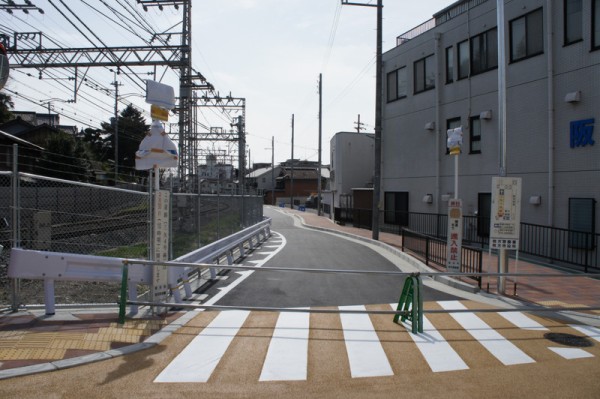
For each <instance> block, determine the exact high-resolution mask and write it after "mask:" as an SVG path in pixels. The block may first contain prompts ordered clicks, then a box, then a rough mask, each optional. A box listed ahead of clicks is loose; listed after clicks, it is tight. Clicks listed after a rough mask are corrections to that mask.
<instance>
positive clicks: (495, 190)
mask: <svg viewBox="0 0 600 399" xmlns="http://www.w3.org/2000/svg"><path fill="white" fill-rule="evenodd" d="M520 227H521V178H520V177H493V178H492V214H491V215H490V248H492V249H512V250H517V249H519V233H520V231H519V229H520Z"/></svg>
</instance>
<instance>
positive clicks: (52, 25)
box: [0, 0, 454, 164]
mask: <svg viewBox="0 0 600 399" xmlns="http://www.w3.org/2000/svg"><path fill="white" fill-rule="evenodd" d="M33 2H34V3H37V4H36V5H38V6H40V7H42V8H44V11H45V14H44V15H43V16H42V15H36V14H35V13H30V14H29V15H28V16H25V15H23V14H22V13H19V14H15V15H14V16H8V15H6V14H4V15H3V22H2V23H0V31H4V32H6V30H7V29H12V30H18V31H22V32H24V31H31V30H32V28H33V27H35V28H36V29H39V30H40V31H43V32H44V33H45V34H47V35H50V36H52V37H54V38H55V39H57V40H60V42H61V43H62V45H63V46H71V47H77V46H82V47H89V46H90V43H89V41H86V40H84V39H83V38H82V36H81V34H80V33H79V32H77V30H76V29H75V28H74V27H72V26H69V24H67V23H65V22H64V20H63V19H62V17H61V16H60V15H58V13H57V12H56V10H53V9H52V8H51V7H50V5H49V4H48V3H47V2H43V1H40V0H34V1H33ZM111 2H113V1H112V0H111V1H107V3H111ZM128 2H129V3H135V2H134V1H133V0H128ZM366 2H368V0H366ZM79 3H80V2H79V1H73V2H71V1H69V2H68V5H69V7H72V8H73V10H74V11H75V12H77V13H78V14H79V15H80V17H81V19H82V20H83V21H84V22H85V23H86V24H87V25H88V26H89V27H90V28H91V29H92V30H93V31H94V32H95V33H96V34H97V36H98V40H102V41H104V42H106V43H110V44H109V45H125V46H127V45H139V44H140V41H139V39H138V38H136V37H135V36H134V35H131V34H130V33H128V32H123V31H122V30H120V29H118V28H116V27H113V26H111V24H110V23H107V22H104V23H103V22H102V21H101V19H102V18H101V17H100V16H99V14H96V15H94V14H95V13H93V12H91V11H90V10H89V8H88V7H87V6H85V5H83V4H79ZM81 3H83V1H81ZM88 3H89V1H88ZM98 3H100V2H98ZM371 3H375V0H372V1H371ZM452 3H454V1H452V0H427V1H422V2H414V1H410V0H384V11H383V15H384V24H383V40H384V43H383V49H384V51H387V50H389V49H391V48H393V47H394V46H395V42H396V37H397V36H398V35H400V34H401V33H404V32H406V31H408V30H410V29H412V28H414V27H416V26H417V25H419V24H421V23H422V22H425V21H426V20H428V19H430V18H431V16H432V15H433V13H435V12H437V11H439V10H441V9H443V8H445V7H447V6H448V5H450V4H452ZM77 7H81V10H80V11H77ZM98 7H100V6H99V5H98ZM138 7H139V6H138ZM192 12H193V17H192V38H193V39H192V43H193V55H192V62H193V65H194V68H195V69H196V70H197V71H200V72H201V73H202V74H203V75H204V76H205V77H206V78H207V79H208V81H210V82H211V83H212V84H213V85H214V86H215V89H216V90H217V91H219V92H220V94H221V95H227V94H229V93H231V94H232V95H233V96H234V97H244V98H246V106H247V109H246V130H247V144H248V148H249V152H250V161H251V162H252V163H254V162H270V161H271V137H274V138H275V161H276V162H281V161H284V160H286V159H288V158H290V157H291V116H292V114H295V140H294V141H295V148H294V157H295V158H300V159H308V160H314V161H316V160H317V159H318V93H317V83H318V77H319V73H322V74H323V139H322V140H323V141H322V148H323V152H322V161H323V163H324V164H327V163H329V140H330V139H331V137H332V136H333V135H334V134H335V133H336V132H338V131H349V130H354V122H355V121H356V120H357V115H358V114H360V115H361V122H364V123H365V126H366V128H367V132H372V131H373V128H374V127H373V126H374V124H375V122H374V119H375V118H374V111H375V68H374V65H375V33H376V32H375V29H376V9H375V8H370V7H355V6H341V5H340V0H196V1H193V3H192ZM143 15H144V16H145V17H147V19H148V21H149V22H151V23H152V25H153V26H156V28H157V30H160V29H166V28H167V27H169V26H172V25H173V24H175V23H177V21H179V20H180V19H181V13H180V12H177V11H176V10H174V9H172V8H169V9H167V8H166V7H165V9H164V10H163V11H159V10H158V9H156V8H151V9H149V10H148V12H146V13H143ZM90 36H91V35H90V34H88V37H90ZM91 40H93V41H96V39H94V38H92V39H91ZM45 44H46V45H47V46H48V47H51V46H50V43H49V42H47V41H45ZM21 71H23V70H21ZM21 71H19V72H11V80H10V81H9V84H8V85H7V88H8V89H10V90H12V91H13V92H18V93H21V94H26V96H27V98H28V100H25V99H24V98H20V96H16V97H15V96H13V97H14V99H15V100H16V101H15V102H16V104H17V107H16V108H17V109H19V110H22V109H26V110H32V111H37V112H44V110H45V109H46V107H47V101H46V102H44V100H47V99H48V98H59V99H63V100H66V99H69V98H71V97H72V93H69V91H68V90H67V89H65V87H59V86H56V83H57V81H56V80H55V81H54V82H50V81H49V79H48V80H46V79H43V80H39V79H37V76H32V77H27V76H26V75H25V74H23V73H22V72H21ZM29 72H32V71H29ZM146 72H148V68H146V69H145V70H144V69H143V68H139V69H136V70H135V73H138V74H143V73H146ZM80 73H81V72H80ZM89 73H90V75H91V76H93V77H94V79H95V81H97V82H100V83H102V84H104V85H105V86H106V87H108V88H110V87H111V86H110V83H111V82H112V81H113V80H114V74H113V73H111V72H110V71H106V70H104V71H99V70H98V69H93V70H90V72H89ZM161 76H162V75H161ZM117 79H118V80H119V81H120V82H122V83H123V86H121V87H120V89H119V90H120V92H121V93H138V94H139V93H143V91H142V90H140V88H139V87H137V86H136V85H135V84H133V82H130V81H129V79H128V76H126V75H125V74H123V75H120V76H119V77H118V78H117ZM162 80H163V82H164V83H167V84H173V85H174V86H177V78H176V77H175V76H174V75H173V74H169V73H165V75H164V77H163V78H162ZM43 84H49V85H50V86H49V87H48V88H44V89H42V88H41V87H42V85H43ZM177 91H178V90H177V89H176V93H177ZM109 94H110V93H108V94H107V95H103V94H99V93H97V92H95V93H94V94H92V96H94V97H95V98H96V99H95V100H94V101H85V96H84V95H82V96H81V99H80V100H78V102H77V103H76V104H68V103H64V102H62V101H59V100H51V101H52V104H51V105H52V107H53V108H54V109H55V110H56V111H58V112H61V110H62V114H63V115H62V116H61V122H62V123H64V124H67V123H73V124H75V125H78V126H81V121H82V120H83V121H86V122H87V123H88V124H90V125H98V124H99V123H98V122H99V121H100V120H103V121H107V120H108V119H109V118H110V117H111V116H112V107H113V106H114V100H111V97H110V95H109ZM88 97H89V96H88ZM31 99H34V100H35V101H37V103H39V104H36V103H34V102H32V101H31ZM128 100H130V101H132V102H134V103H135V104H137V105H138V106H139V107H141V108H149V107H148V106H147V105H146V104H144V102H143V100H142V99H141V98H138V97H137V96H135V95H132V96H129V98H128ZM120 106H121V107H122V106H123V105H120ZM75 115H76V116H75ZM69 116H73V118H74V119H76V121H70V120H69ZM198 119H199V121H200V122H201V123H202V124H203V125H205V126H214V127H224V128H229V126H228V125H229V122H228V121H227V120H226V118H223V117H222V116H219V115H217V114H216V113H215V112H213V111H211V110H207V109H204V110H201V111H200V112H199V114H198ZM173 121H174V122H175V120H173ZM201 147H202V149H204V150H205V151H212V150H215V149H217V148H222V147H223V145H222V144H218V145H214V144H212V143H203V144H202V146H201ZM223 151H224V152H229V151H230V149H229V148H224V150H223V149H222V151H221V152H223Z"/></svg>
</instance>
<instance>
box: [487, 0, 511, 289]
mask: <svg viewBox="0 0 600 399" xmlns="http://www.w3.org/2000/svg"><path fill="white" fill-rule="evenodd" d="M496 3H497V4H496V12H497V19H498V22H497V25H498V150H499V151H498V161H499V162H498V164H499V165H498V166H499V174H500V177H506V49H505V47H504V31H505V29H504V0H497V1H496ZM490 216H491V215H490ZM506 272H508V256H507V253H506V249H503V248H500V249H498V273H506ZM505 279H506V278H505V277H503V276H499V277H498V292H499V293H500V294H504V293H505V291H506V281H505Z"/></svg>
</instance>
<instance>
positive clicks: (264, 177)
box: [246, 164, 282, 205]
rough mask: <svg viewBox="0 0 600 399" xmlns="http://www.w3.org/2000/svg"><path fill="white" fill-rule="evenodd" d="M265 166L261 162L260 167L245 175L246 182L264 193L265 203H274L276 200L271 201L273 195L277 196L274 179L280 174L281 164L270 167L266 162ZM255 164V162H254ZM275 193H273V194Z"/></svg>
mask: <svg viewBox="0 0 600 399" xmlns="http://www.w3.org/2000/svg"><path fill="white" fill-rule="evenodd" d="M266 165H267V166H263V165H262V164H261V165H260V166H263V167H260V168H257V169H255V170H253V171H252V172H250V173H248V174H247V175H246V183H247V184H248V185H249V186H250V187H252V188H254V189H256V190H258V192H262V193H263V194H264V199H265V204H270V205H275V204H276V202H274V201H273V199H274V198H275V197H277V194H276V193H275V191H276V184H275V181H276V179H277V178H278V177H280V176H281V172H282V167H281V165H279V166H275V167H274V168H272V167H271V165H270V164H266ZM255 166H257V164H255ZM274 193H275V195H273V194H274Z"/></svg>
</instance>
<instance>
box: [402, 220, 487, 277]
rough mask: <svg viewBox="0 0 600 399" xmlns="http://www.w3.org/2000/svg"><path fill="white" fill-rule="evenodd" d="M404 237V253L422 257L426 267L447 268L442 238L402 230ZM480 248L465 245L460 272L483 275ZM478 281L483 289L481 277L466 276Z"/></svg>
mask: <svg viewBox="0 0 600 399" xmlns="http://www.w3.org/2000/svg"><path fill="white" fill-rule="evenodd" d="M400 234H401V235H402V251H406V250H408V251H410V252H412V253H413V254H415V255H416V256H417V257H420V258H421V259H422V260H423V261H424V262H425V264H426V265H428V266H429V265H430V264H434V265H437V266H440V267H442V268H445V267H446V259H447V257H446V252H447V245H448V244H447V242H446V241H445V240H442V239H440V238H435V237H431V236H429V235H426V234H420V233H417V232H414V231H411V230H408V229H405V228H402V229H400ZM482 252H483V251H482V250H481V249H480V248H471V247H468V246H465V245H463V246H462V249H461V264H460V272H461V273H465V274H469V273H481V272H482V267H483V255H482ZM466 277H467V278H470V279H473V280H475V281H477V285H478V286H479V288H481V275H478V276H466Z"/></svg>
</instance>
